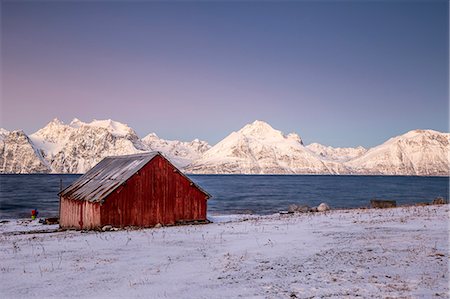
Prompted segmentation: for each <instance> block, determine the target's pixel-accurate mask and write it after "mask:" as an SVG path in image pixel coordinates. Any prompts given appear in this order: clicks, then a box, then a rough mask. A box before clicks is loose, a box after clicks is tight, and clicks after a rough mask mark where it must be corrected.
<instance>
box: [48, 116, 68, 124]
mask: <svg viewBox="0 0 450 299" xmlns="http://www.w3.org/2000/svg"><path fill="white" fill-rule="evenodd" d="M48 125H58V126H60V125H64V123H63V122H62V121H60V120H59V119H58V118H57V117H55V118H54V119H53V120H52V121H51V122H49V123H48Z"/></svg>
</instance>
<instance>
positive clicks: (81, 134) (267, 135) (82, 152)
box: [0, 119, 450, 176]
mask: <svg viewBox="0 0 450 299" xmlns="http://www.w3.org/2000/svg"><path fill="white" fill-rule="evenodd" d="M449 141H450V134H449V133H441V132H438V131H434V130H413V131H410V132H407V133H406V134H403V135H400V136H397V137H393V138H391V139H389V140H387V141H386V142H384V143H383V144H381V145H379V146H376V147H373V148H370V149H366V148H363V147H356V148H334V147H331V146H325V145H321V144H318V143H312V144H309V145H305V144H304V143H303V140H302V139H301V138H300V136H299V135H298V134H296V133H290V134H287V135H285V134H283V133H282V132H281V131H278V130H276V129H274V128H272V127H271V126H270V125H269V124H267V123H266V122H263V121H258V120H257V121H255V122H253V123H251V124H248V125H246V126H244V127H243V128H242V129H240V130H239V131H237V132H232V133H231V134H230V135H228V136H227V137H225V138H224V139H223V140H221V141H220V142H219V143H217V144H216V145H214V146H212V147H211V146H210V145H209V144H208V143H207V142H206V141H201V140H198V139H195V140H192V141H190V142H184V141H177V140H164V139H162V138H159V137H158V136H157V135H156V134H155V133H150V134H148V135H147V136H145V137H144V138H139V137H138V136H137V134H136V132H135V131H134V130H133V129H132V128H130V127H129V126H128V125H126V124H123V123H120V122H117V121H113V120H94V121H92V122H90V123H85V122H82V121H80V120H79V119H74V120H73V121H72V122H70V124H64V123H63V122H61V121H59V120H58V119H54V120H52V121H51V122H50V123H48V124H47V125H46V126H45V127H44V128H42V129H40V130H38V131H37V132H35V133H33V134H31V135H29V136H27V135H26V134H25V133H24V132H23V131H21V130H16V131H11V132H9V131H6V130H4V129H0V173H84V172H86V171H87V170H89V169H90V168H91V167H93V166H94V165H95V164H96V163H98V162H99V161H100V160H101V159H103V158H104V157H106V156H113V155H123V154H132V153H139V152H145V151H160V152H162V153H163V154H164V155H166V157H167V158H169V159H170V160H171V161H172V162H173V163H174V164H175V165H177V166H178V167H180V168H181V169H183V170H184V171H186V172H188V173H202V174H204V173H207V174H238V173H239V174H368V175H421V176H449V174H450V171H449V165H450V164H449V161H450V151H449V150H450V147H449Z"/></svg>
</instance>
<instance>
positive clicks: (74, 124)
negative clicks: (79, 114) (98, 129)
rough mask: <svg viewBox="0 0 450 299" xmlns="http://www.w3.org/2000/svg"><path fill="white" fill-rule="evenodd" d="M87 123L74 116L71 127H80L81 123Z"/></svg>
mask: <svg viewBox="0 0 450 299" xmlns="http://www.w3.org/2000/svg"><path fill="white" fill-rule="evenodd" d="M84 124H85V123H84V122H82V121H81V120H79V119H78V118H76V117H75V118H74V119H72V121H71V122H70V126H71V127H80V126H81V125H84Z"/></svg>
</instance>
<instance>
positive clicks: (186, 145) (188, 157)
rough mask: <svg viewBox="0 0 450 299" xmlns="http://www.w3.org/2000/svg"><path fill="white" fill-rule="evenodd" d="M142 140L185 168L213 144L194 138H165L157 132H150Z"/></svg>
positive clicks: (153, 149)
mask: <svg viewBox="0 0 450 299" xmlns="http://www.w3.org/2000/svg"><path fill="white" fill-rule="evenodd" d="M142 142H143V143H144V144H145V145H147V146H148V147H149V149H150V150H152V151H159V152H162V153H164V155H165V156H166V157H167V158H169V159H170V160H171V161H172V162H173V163H174V164H175V165H176V166H178V167H180V168H184V167H185V166H186V165H188V164H190V163H192V162H193V161H195V160H197V159H199V158H200V156H201V155H202V154H203V153H204V152H205V151H207V150H208V149H209V148H210V147H211V146H210V145H209V144H208V143H207V142H206V141H201V140H199V139H194V140H192V141H190V142H189V141H188V142H186V141H178V140H164V139H162V138H159V137H158V135H156V133H150V134H148V135H147V136H145V137H144V138H142Z"/></svg>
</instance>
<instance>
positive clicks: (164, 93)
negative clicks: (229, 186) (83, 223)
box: [0, 0, 449, 146]
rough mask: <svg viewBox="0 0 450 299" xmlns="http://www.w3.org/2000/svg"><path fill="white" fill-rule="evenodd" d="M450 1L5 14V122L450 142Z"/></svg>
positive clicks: (188, 5) (205, 135)
mask: <svg viewBox="0 0 450 299" xmlns="http://www.w3.org/2000/svg"><path fill="white" fill-rule="evenodd" d="M448 28H449V4H448V1H445V0H443V1H438V0H436V1H433V0H431V1H430V0H427V1H315V2H313V1H284V2H272V1H266V2H259V1H244V2H218V1H202V2H195V1H189V2H183V1H178V2H150V1H133V2H131V1H114V2H111V1H95V2H92V1H82V2H81V1H63V2H61V1H59V2H56V1H1V34H2V36H1V58H2V64H1V76H2V77H1V83H2V93H1V107H0V108H1V122H0V126H1V127H4V128H6V129H8V130H12V129H24V131H25V132H26V133H32V132H34V131H35V130H37V129H39V128H40V127H43V126H44V125H45V124H46V123H47V122H49V121H50V120H51V119H53V118H55V117H58V118H59V119H61V120H63V121H65V122H70V121H71V119H73V118H74V117H77V118H80V119H81V120H83V121H91V120H92V119H94V118H96V119H108V118H111V119H114V120H118V121H121V122H124V123H127V124H128V125H129V126H131V127H133V128H134V129H135V130H136V131H137V133H138V135H140V136H141V137H143V136H145V135H146V134H147V133H150V132H156V133H157V134H158V135H159V136H160V137H162V138H166V139H179V140H190V139H193V138H197V137H198V138H200V139H203V140H207V141H208V142H210V143H212V144H214V143H216V142H218V141H219V140H221V139H222V138H223V137H225V136H226V135H228V134H229V133H230V132H231V131H233V130H238V129H239V128H240V127H242V126H243V125H245V124H246V123H250V122H253V121H254V120H255V119H259V120H264V121H267V122H268V123H270V124H271V125H272V126H273V127H275V128H277V129H279V130H281V131H283V132H285V133H289V132H292V131H295V132H297V133H299V135H300V136H301V137H302V138H303V139H304V141H305V142H306V143H311V142H320V143H323V144H329V145H333V146H356V145H363V146H373V145H376V144H379V143H381V142H383V141H385V140H386V139H387V138H389V137H392V136H394V135H399V134H402V133H405V132H406V131H409V130H412V129H417V128H422V129H435V130H439V131H448V121H449V120H448V113H449V107H448V106H449V104H448V96H449V94H448V84H449V83H448V79H449V72H448V67H449V51H448V47H449V37H448V35H449V29H448Z"/></svg>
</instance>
